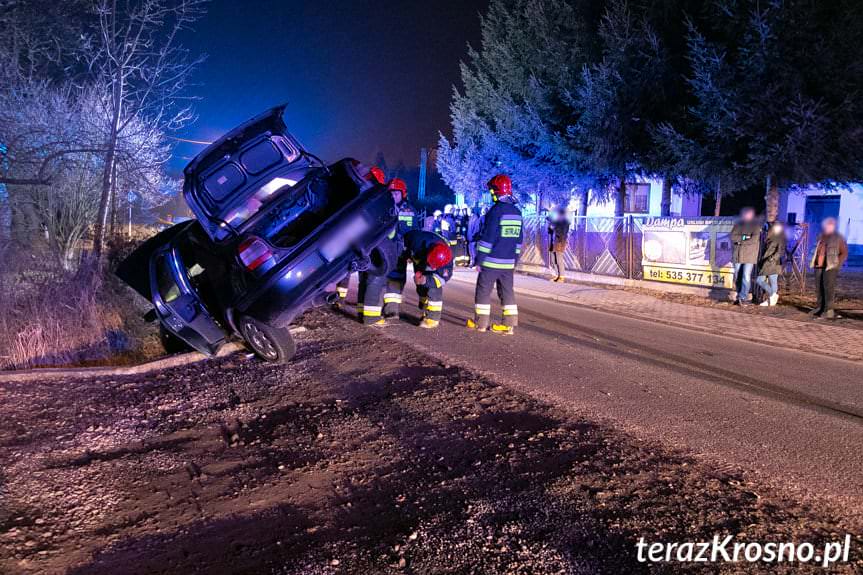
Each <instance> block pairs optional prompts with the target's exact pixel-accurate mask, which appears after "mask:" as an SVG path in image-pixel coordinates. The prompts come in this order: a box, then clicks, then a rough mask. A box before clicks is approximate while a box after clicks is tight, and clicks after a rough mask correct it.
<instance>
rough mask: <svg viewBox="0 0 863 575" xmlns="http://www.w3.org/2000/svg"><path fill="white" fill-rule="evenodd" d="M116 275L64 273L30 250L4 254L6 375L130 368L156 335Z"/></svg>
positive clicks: (1, 352)
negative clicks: (74, 368) (73, 367)
mask: <svg viewBox="0 0 863 575" xmlns="http://www.w3.org/2000/svg"><path fill="white" fill-rule="evenodd" d="M136 301H137V299H136V298H134V297H132V295H131V291H130V290H129V289H127V288H125V286H121V285H120V282H119V280H116V279H114V278H113V277H112V276H109V275H106V276H104V277H102V276H98V275H95V274H94V273H91V270H90V269H89V268H82V269H79V270H78V271H77V272H68V271H64V270H63V269H61V268H60V266H58V265H57V264H56V258H52V257H50V255H49V254H48V253H43V252H41V251H39V250H34V249H32V248H21V247H20V246H6V247H5V248H3V249H2V251H0V369H25V368H33V367H48V366H60V365H64V366H68V365H92V364H99V363H106V362H110V363H128V362H129V361H135V360H140V359H141V358H142V357H146V356H148V355H149V353H150V352H149V348H150V347H152V346H150V345H149V342H148V341H147V340H148V339H149V338H151V337H152V338H155V337H156V335H155V329H154V328H153V327H152V326H149V325H146V324H144V322H143V321H142V320H141V318H140V315H141V311H142V309H141V306H140V305H139V304H136V303H134V302H136Z"/></svg>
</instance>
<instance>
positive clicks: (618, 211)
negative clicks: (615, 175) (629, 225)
mask: <svg viewBox="0 0 863 575" xmlns="http://www.w3.org/2000/svg"><path fill="white" fill-rule="evenodd" d="M625 209H626V177H625V176H621V177H620V181H619V182H618V185H617V194H615V196H614V215H615V217H618V218H622V217H623V214H624V211H625Z"/></svg>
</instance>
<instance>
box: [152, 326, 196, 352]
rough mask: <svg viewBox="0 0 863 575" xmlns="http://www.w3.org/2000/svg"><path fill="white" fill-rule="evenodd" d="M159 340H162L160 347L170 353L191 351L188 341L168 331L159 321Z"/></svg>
mask: <svg viewBox="0 0 863 575" xmlns="http://www.w3.org/2000/svg"><path fill="white" fill-rule="evenodd" d="M159 341H161V342H162V347H163V348H165V351H166V352H167V353H168V354H170V355H173V354H175V353H186V352H187V351H192V348H191V347H189V344H188V343H186V342H185V341H183V340H182V339H180V338H179V337H177V336H176V335H174V334H173V333H171V332H170V331H168V330H167V329H166V328H165V326H164V325H162V324H161V323H160V324H159Z"/></svg>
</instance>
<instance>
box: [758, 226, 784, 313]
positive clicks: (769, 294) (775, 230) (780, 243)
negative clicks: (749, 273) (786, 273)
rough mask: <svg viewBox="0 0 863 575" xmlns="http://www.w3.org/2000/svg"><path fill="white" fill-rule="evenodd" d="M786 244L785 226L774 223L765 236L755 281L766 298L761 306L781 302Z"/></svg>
mask: <svg viewBox="0 0 863 575" xmlns="http://www.w3.org/2000/svg"><path fill="white" fill-rule="evenodd" d="M786 242H787V240H786V238H785V226H783V225H782V223H781V222H773V224H772V225H771V226H770V229H768V230H767V233H766V234H765V235H764V245H763V246H762V247H761V257H759V258H758V278H757V279H756V280H755V283H757V284H758V286H759V287H760V288H761V289H762V290H764V294H765V296H766V297H765V299H764V301H763V302H761V304H760V305H762V306H771V305H776V303H777V302H778V301H779V274H781V273H782V262H783V260H784V259H785V248H786Z"/></svg>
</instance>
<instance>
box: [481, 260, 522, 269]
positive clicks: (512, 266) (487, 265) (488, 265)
mask: <svg viewBox="0 0 863 575" xmlns="http://www.w3.org/2000/svg"><path fill="white" fill-rule="evenodd" d="M480 265H482V267H484V268H491V269H493V270H513V269H515V264H498V263H494V262H486V261H483V262H482V264H480Z"/></svg>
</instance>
